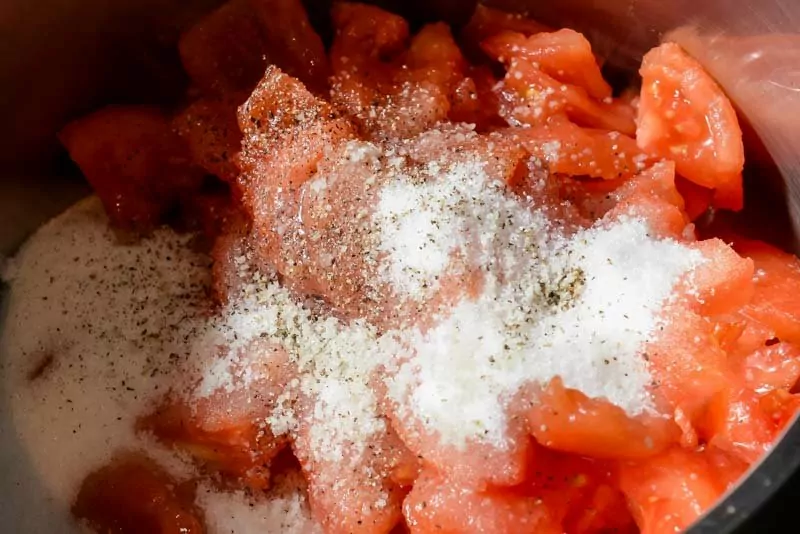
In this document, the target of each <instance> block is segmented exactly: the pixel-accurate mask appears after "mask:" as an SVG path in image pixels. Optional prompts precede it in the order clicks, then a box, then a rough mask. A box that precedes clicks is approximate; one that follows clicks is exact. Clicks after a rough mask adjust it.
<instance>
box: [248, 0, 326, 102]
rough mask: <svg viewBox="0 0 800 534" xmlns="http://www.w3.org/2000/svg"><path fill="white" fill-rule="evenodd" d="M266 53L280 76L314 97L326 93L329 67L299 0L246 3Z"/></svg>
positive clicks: (321, 46) (252, 0)
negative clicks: (302, 86)
mask: <svg viewBox="0 0 800 534" xmlns="http://www.w3.org/2000/svg"><path fill="white" fill-rule="evenodd" d="M250 6H251V8H252V9H253V11H254V12H255V17H256V19H257V20H258V22H259V24H260V26H261V31H262V36H263V38H264V43H265V46H266V53H267V55H268V56H269V57H270V58H271V59H272V61H273V63H274V64H275V65H277V66H278V67H280V68H281V70H283V71H284V72H286V73H287V74H289V75H290V76H293V77H295V78H298V79H299V80H301V81H302V82H303V83H304V84H305V85H306V87H308V88H309V89H310V90H311V91H313V92H315V93H316V94H323V93H326V92H327V89H328V76H329V75H330V65H329V64H328V56H327V55H326V53H325V46H324V45H323V44H322V39H321V38H320V36H319V35H318V34H317V32H316V30H314V28H313V27H312V26H311V23H310V22H309V21H308V15H307V13H306V9H305V7H304V6H303V3H302V1H301V0H250Z"/></svg>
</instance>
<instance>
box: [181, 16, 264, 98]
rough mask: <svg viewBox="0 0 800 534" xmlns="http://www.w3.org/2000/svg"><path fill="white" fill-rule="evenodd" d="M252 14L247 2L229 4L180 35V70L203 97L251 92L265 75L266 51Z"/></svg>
mask: <svg viewBox="0 0 800 534" xmlns="http://www.w3.org/2000/svg"><path fill="white" fill-rule="evenodd" d="M252 14H253V13H252V8H251V6H250V0H230V1H228V2H226V3H224V4H223V5H222V6H221V7H219V8H218V9H217V10H215V11H212V12H211V13H210V14H208V15H206V16H205V17H203V18H202V19H201V20H200V21H199V22H197V23H196V24H195V25H194V26H192V27H191V28H189V29H188V30H187V31H186V32H185V33H184V34H183V35H181V38H180V41H179V42H178V50H179V52H180V55H181V61H182V63H183V68H184V70H186V72H187V74H189V77H190V78H191V80H192V82H194V84H195V85H196V86H197V87H198V88H200V90H201V91H203V92H204V93H205V94H209V95H211V94H226V93H228V92H229V91H250V90H252V89H253V87H255V85H256V83H257V82H258V79H259V78H260V77H261V75H262V74H263V73H264V69H265V68H266V67H267V63H268V58H266V47H265V44H264V41H263V38H262V36H261V30H260V29H259V27H258V23H257V21H256V20H255V18H254V17H253V16H252ZM271 59H274V58H271Z"/></svg>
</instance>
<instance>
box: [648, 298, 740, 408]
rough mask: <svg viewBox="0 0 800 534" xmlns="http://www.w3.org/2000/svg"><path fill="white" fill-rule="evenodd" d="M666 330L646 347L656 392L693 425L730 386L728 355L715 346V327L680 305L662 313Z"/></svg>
mask: <svg viewBox="0 0 800 534" xmlns="http://www.w3.org/2000/svg"><path fill="white" fill-rule="evenodd" d="M662 316H663V318H664V326H663V329H660V330H659V331H658V332H657V333H656V335H655V337H654V339H653V341H651V342H650V343H648V344H647V346H646V347H645V356H646V357H647V359H648V360H649V367H650V373H651V374H652V376H653V379H654V389H653V392H654V393H655V394H656V396H657V397H658V398H659V399H663V400H666V401H667V403H668V404H669V405H670V406H671V407H672V409H681V410H682V411H683V412H684V414H685V415H686V417H688V418H689V420H690V421H694V420H695V419H696V417H698V416H699V415H700V413H701V412H702V410H703V409H704V407H705V405H706V404H707V403H708V402H709V401H710V400H711V398H712V397H713V396H714V395H715V394H716V393H718V392H720V391H723V390H724V389H725V388H726V387H727V386H728V384H729V381H730V372H729V369H728V364H727V355H726V354H725V352H723V351H722V349H721V348H719V346H718V345H717V344H716V343H714V328H713V324H712V323H711V322H710V321H709V320H708V319H706V318H704V317H701V316H700V315H698V314H696V313H694V312H692V311H691V310H689V309H687V308H686V307H685V306H681V305H679V304H668V305H667V306H665V308H664V309H663V311H662Z"/></svg>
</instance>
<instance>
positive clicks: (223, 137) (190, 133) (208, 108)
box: [172, 97, 244, 182]
mask: <svg viewBox="0 0 800 534" xmlns="http://www.w3.org/2000/svg"><path fill="white" fill-rule="evenodd" d="M242 102H244V98H242V99H241V101H240V100H239V98H234V97H227V98H224V99H223V98H201V99H198V100H196V101H194V102H192V103H191V104H189V105H188V106H187V107H186V108H184V109H183V111H181V112H180V113H178V115H177V116H176V117H175V118H174V119H173V120H172V125H173V128H175V131H176V132H177V133H178V135H180V136H181V137H182V138H183V139H185V140H186V144H187V145H188V146H189V150H190V152H191V154H192V159H193V160H194V162H195V164H197V165H198V166H199V167H202V168H203V169H204V170H206V171H207V172H209V173H211V174H213V175H215V176H218V177H219V178H221V179H222V180H224V181H226V182H233V181H234V180H235V179H236V176H237V175H238V174H239V169H238V167H237V166H236V164H235V163H234V160H235V156H236V154H238V152H239V150H240V148H241V144H242V134H241V132H240V131H239V125H238V123H237V121H236V107H237V106H238V105H239V104H241V103H242Z"/></svg>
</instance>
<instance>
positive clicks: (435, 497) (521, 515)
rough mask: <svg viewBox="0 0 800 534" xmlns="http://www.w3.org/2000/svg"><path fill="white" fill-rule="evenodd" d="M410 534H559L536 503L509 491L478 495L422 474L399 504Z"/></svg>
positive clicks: (544, 509) (543, 507)
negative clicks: (504, 533) (509, 533)
mask: <svg viewBox="0 0 800 534" xmlns="http://www.w3.org/2000/svg"><path fill="white" fill-rule="evenodd" d="M403 513H404V515H405V517H406V522H407V524H408V526H409V529H410V531H411V532H412V534H427V533H431V534H432V533H441V534H473V533H475V534H477V533H483V534H493V533H496V532H515V533H517V532H518V533H520V534H523V533H530V534H561V533H562V532H563V531H562V529H561V526H560V525H559V523H558V521H557V520H555V519H553V518H552V517H551V514H550V512H549V510H548V509H547V506H546V505H545V504H544V503H543V502H542V501H541V500H540V499H534V498H530V497H526V496H524V495H520V494H519V493H517V492H514V491H513V490H504V489H489V490H485V491H478V490H475V489H473V488H470V487H468V486H462V485H459V484H458V483H455V482H453V481H451V480H448V479H447V478H444V477H442V476H441V475H440V474H439V473H437V472H436V471H433V470H431V469H426V470H424V471H423V472H422V474H421V475H420V477H419V478H418V479H417V482H416V483H415V484H414V488H413V489H412V490H411V493H409V494H408V497H406V500H405V502H404V503H403Z"/></svg>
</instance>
